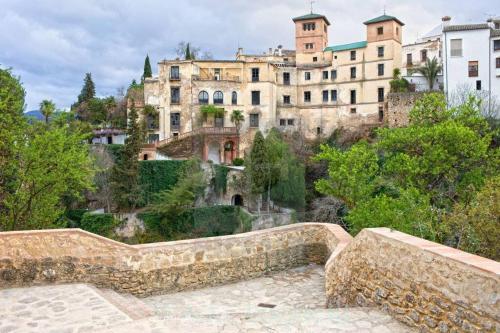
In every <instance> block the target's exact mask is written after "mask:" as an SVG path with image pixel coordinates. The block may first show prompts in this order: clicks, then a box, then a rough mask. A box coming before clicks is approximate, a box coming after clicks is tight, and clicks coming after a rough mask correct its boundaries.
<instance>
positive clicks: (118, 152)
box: [103, 144, 125, 163]
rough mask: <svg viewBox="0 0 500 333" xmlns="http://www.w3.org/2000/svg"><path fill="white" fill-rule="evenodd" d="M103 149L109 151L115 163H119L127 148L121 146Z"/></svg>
mask: <svg viewBox="0 0 500 333" xmlns="http://www.w3.org/2000/svg"><path fill="white" fill-rule="evenodd" d="M103 147H104V148H105V149H106V150H107V151H108V153H109V154H110V155H111V157H112V158H113V161H114V162H115V163H117V162H118V160H119V159H120V158H121V156H122V153H123V150H124V148H125V146H124V145H120V144H111V145H103Z"/></svg>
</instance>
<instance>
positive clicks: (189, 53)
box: [184, 43, 193, 60]
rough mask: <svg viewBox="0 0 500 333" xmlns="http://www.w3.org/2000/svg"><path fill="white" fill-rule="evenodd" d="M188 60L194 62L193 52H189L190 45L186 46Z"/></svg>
mask: <svg viewBox="0 0 500 333" xmlns="http://www.w3.org/2000/svg"><path fill="white" fill-rule="evenodd" d="M184 59H186V60H192V59H193V56H192V55H191V51H190V50H189V43H187V46H186V56H185V57H184Z"/></svg>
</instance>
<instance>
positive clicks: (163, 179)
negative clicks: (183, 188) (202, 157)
mask: <svg viewBox="0 0 500 333" xmlns="http://www.w3.org/2000/svg"><path fill="white" fill-rule="evenodd" d="M184 163H185V162H184V161H175V160H166V161H141V162H140V163H139V185H140V187H141V191H142V195H141V196H142V200H141V204H142V206H145V205H147V204H148V203H150V202H151V201H152V199H153V195H154V194H155V193H158V192H160V191H164V190H168V189H170V188H172V187H173V186H174V185H175V184H176V183H177V180H178V178H179V173H180V171H181V169H182V166H183V165H184Z"/></svg>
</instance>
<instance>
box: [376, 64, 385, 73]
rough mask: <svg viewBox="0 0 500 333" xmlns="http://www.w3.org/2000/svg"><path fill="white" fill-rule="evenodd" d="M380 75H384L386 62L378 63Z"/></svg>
mask: <svg viewBox="0 0 500 333" xmlns="http://www.w3.org/2000/svg"><path fill="white" fill-rule="evenodd" d="M377 69H378V76H384V64H378V66H377Z"/></svg>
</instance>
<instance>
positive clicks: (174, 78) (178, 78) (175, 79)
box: [168, 74, 181, 81]
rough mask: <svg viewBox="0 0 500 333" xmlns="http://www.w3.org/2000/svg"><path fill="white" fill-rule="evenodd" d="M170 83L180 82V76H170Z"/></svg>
mask: <svg viewBox="0 0 500 333" xmlns="http://www.w3.org/2000/svg"><path fill="white" fill-rule="evenodd" d="M168 79H169V80H170V81H180V80H181V76H180V75H179V74H177V75H176V74H170V76H169V78H168Z"/></svg>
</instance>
